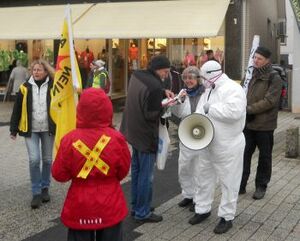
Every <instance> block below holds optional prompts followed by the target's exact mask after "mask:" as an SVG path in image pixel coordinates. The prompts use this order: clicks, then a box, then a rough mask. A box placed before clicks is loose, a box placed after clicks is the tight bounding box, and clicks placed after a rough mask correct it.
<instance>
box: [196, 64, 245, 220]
mask: <svg viewBox="0 0 300 241" xmlns="http://www.w3.org/2000/svg"><path fill="white" fill-rule="evenodd" d="M201 76H202V77H203V79H204V85H205V86H206V87H207V89H206V91H205V93H204V94H203V95H202V96H201V99H200V101H199V104H198V108H197V110H196V112H197V113H201V114H206V116H207V117H208V118H209V119H210V120H211V121H212V123H213V125H214V128H215V136H214V139H213V141H212V142H211V143H210V144H209V145H208V147H206V148H204V149H202V150H200V152H199V153H200V154H199V161H198V162H197V165H196V172H197V173H198V175H197V180H196V186H197V188H196V189H197V190H196V194H195V199H194V201H195V203H196V206H195V212H196V213H198V214H204V213H208V212H210V211H211V204H212V202H213V198H214V190H215V184H216V181H217V180H219V181H220V185H221V190H222V197H221V203H220V205H219V210H218V216H219V217H222V218H224V219H225V220H226V221H229V220H233V219H234V216H235V212H236V204H237V199H238V192H239V185H240V182H241V176H242V171H243V153H244V148H245V138H244V134H243V129H244V125H245V118H246V96H245V92H244V91H243V89H242V87H241V86H240V85H239V84H237V83H236V82H234V81H233V80H231V79H229V78H228V76H227V75H226V74H224V73H222V70H221V66H220V64H219V63H218V62H216V61H208V62H206V63H205V64H204V65H203V66H202V68H201Z"/></svg>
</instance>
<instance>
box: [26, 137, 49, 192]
mask: <svg viewBox="0 0 300 241" xmlns="http://www.w3.org/2000/svg"><path fill="white" fill-rule="evenodd" d="M53 141H54V136H49V132H32V133H31V137H25V143H26V147H27V152H28V156H29V171H30V179H31V189H32V194H33V195H37V194H41V189H42V188H48V187H49V185H50V172H51V164H52V151H53V150H52V149H53ZM40 146H41V148H40ZM41 155H42V158H41ZM41 160H42V170H41V168H40V166H41Z"/></svg>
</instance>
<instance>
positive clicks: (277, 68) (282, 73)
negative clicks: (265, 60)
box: [272, 64, 288, 97]
mask: <svg viewBox="0 0 300 241" xmlns="http://www.w3.org/2000/svg"><path fill="white" fill-rule="evenodd" d="M272 67H273V70H275V71H276V72H277V73H278V75H279V76H280V78H281V81H282V88H281V96H282V97H285V96H286V94H287V87H288V82H287V78H286V72H285V69H284V68H283V67H281V66H280V65H275V64H273V65H272Z"/></svg>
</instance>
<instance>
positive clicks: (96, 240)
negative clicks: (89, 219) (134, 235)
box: [68, 222, 123, 241]
mask: <svg viewBox="0 0 300 241" xmlns="http://www.w3.org/2000/svg"><path fill="white" fill-rule="evenodd" d="M68 241H123V231H122V222H120V223H118V224H117V225H114V226H112V227H108V228H105V229H100V230H75V229H70V228H69V229H68Z"/></svg>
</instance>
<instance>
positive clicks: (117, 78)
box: [111, 39, 126, 97]
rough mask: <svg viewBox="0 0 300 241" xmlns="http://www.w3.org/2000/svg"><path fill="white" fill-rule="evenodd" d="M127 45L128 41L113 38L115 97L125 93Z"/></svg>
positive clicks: (113, 90)
mask: <svg viewBox="0 0 300 241" xmlns="http://www.w3.org/2000/svg"><path fill="white" fill-rule="evenodd" d="M125 46H126V41H125V40H122V39H113V40H112V63H111V64H112V66H111V77H112V94H113V96H114V97H116V96H118V95H123V94H124V93H125V80H126V78H125V72H126V69H125Z"/></svg>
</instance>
